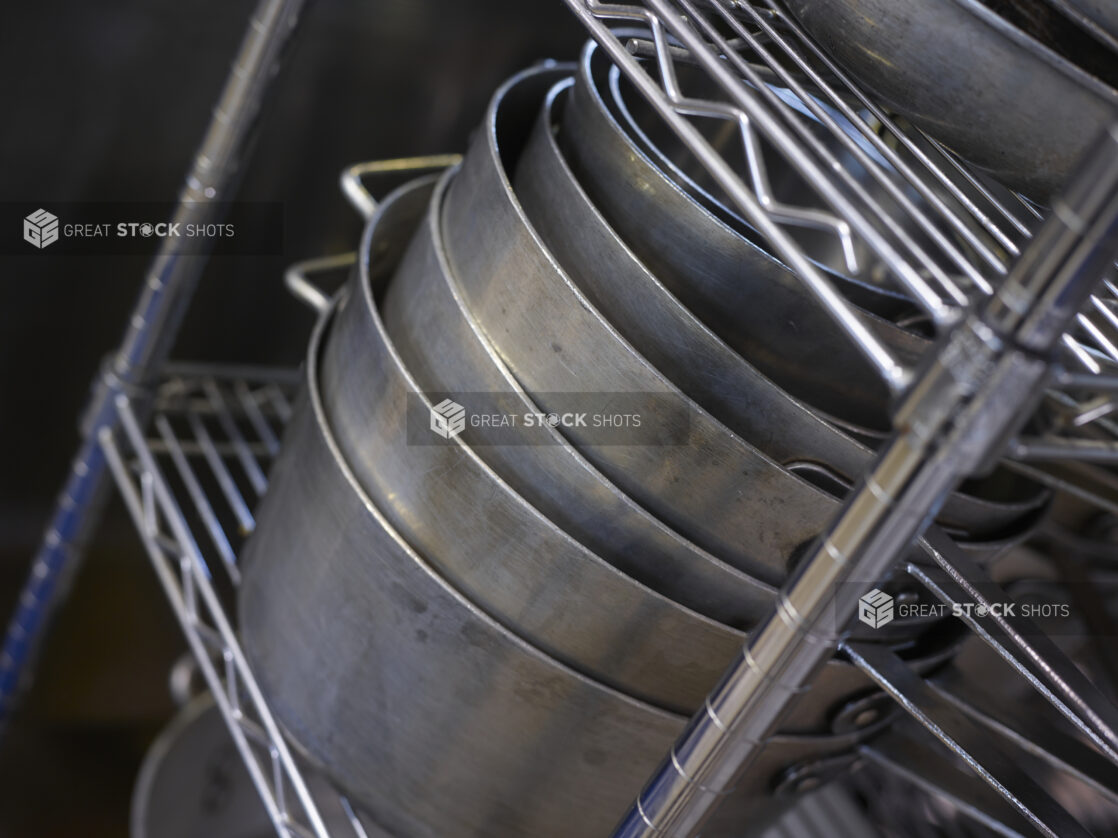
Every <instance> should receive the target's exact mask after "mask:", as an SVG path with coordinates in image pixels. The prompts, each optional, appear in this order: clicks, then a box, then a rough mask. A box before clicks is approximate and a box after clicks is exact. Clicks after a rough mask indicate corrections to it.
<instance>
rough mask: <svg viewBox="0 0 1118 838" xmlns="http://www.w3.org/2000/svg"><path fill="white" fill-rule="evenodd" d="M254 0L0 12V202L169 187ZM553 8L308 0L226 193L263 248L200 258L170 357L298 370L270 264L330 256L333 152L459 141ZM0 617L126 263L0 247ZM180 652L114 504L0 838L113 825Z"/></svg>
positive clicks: (337, 165)
mask: <svg viewBox="0 0 1118 838" xmlns="http://www.w3.org/2000/svg"><path fill="white" fill-rule="evenodd" d="M254 5H255V3H254V2H252V0H223V1H222V2H218V0H204V2H193V3H181V2H178V3H172V2H169V1H168V0H115V2H109V3H81V2H75V0H64V2H58V0H40V2H36V3H7V4H5V5H4V10H3V11H2V12H0V78H2V79H3V83H2V86H0V123H2V124H3V131H2V135H0V143H2V157H0V159H2V160H3V166H2V168H0V200H2V201H28V202H34V203H42V204H49V203H50V202H52V201H53V202H62V201H164V200H171V199H173V198H174V197H175V196H176V195H177V192H178V189H179V186H180V183H181V181H182V178H183V175H184V173H185V172H186V170H187V167H188V165H189V163H190V160H191V157H192V155H193V152H194V150H195V148H196V146H197V144H198V142H199V140H200V139H201V136H202V132H203V130H204V128H205V125H206V123H207V120H208V118H209V114H210V109H211V107H212V105H213V103H214V101H215V99H216V97H217V95H218V92H219V91H220V89H221V86H222V83H223V81H224V78H225V74H226V72H227V69H228V67H229V63H230V61H231V60H232V57H233V55H234V54H235V51H236V48H237V45H238V44H239V41H240V38H241V35H242V33H243V30H244V27H245V25H246V23H247V21H248V19H249V16H250V14H251V11H252V9H253V7H254ZM582 37H583V36H582V33H581V30H580V28H579V27H578V25H577V23H576V22H575V20H574V17H573V16H572V15H571V14H570V12H568V11H567V8H566V6H565V5H564V4H563V3H562V2H561V0H533V1H532V2H523V0H521V1H520V2H518V1H517V0H368V1H367V2H355V0H319V2H311V3H310V5H309V10H308V12H307V14H306V17H305V20H304V24H303V28H302V32H301V35H300V36H299V39H298V41H297V43H296V45H295V49H294V50H293V52H292V54H291V55H290V57H289V59H288V61H287V64H286V66H285V69H284V72H283V76H282V77H281V79H280V82H279V85H278V89H277V90H276V95H275V98H274V100H273V107H272V108H271V110H270V111H269V112H268V114H267V116H266V119H265V121H264V122H263V124H262V126H261V132H260V136H259V139H258V143H257V147H256V154H255V157H254V159H253V161H252V165H251V168H250V169H249V171H248V173H247V177H246V180H245V182H244V184H243V186H242V189H241V194H240V197H241V198H243V199H246V200H256V201H281V202H282V203H283V205H284V211H285V243H284V251H285V252H284V254H283V255H282V256H274V257H272V256H266V257H231V256H224V257H216V258H215V259H213V260H212V261H211V263H210V265H209V267H208V268H207V271H206V274H205V276H204V279H203V282H202V286H201V288H200V290H199V293H198V295H197V297H196V298H195V302H194V304H193V306H192V308H191V310H190V314H189V316H188V318H187V322H186V325H185V327H184V330H183V333H182V335H181V338H180V340H179V343H178V348H177V349H176V352H175V353H174V354H175V356H176V357H177V358H188V359H199V360H227V361H246V362H249V361H256V362H266V363H277V362H282V363H290V364H295V363H297V362H298V360H299V358H300V356H301V353H302V349H303V346H302V344H303V342H304V340H305V338H306V336H307V334H308V331H309V327H310V321H309V316H308V315H307V314H306V313H305V312H304V311H303V309H301V308H300V307H299V306H298V305H297V304H296V303H294V302H293V301H291V300H289V299H288V298H287V297H286V295H285V294H284V292H283V290H282V282H281V273H282V269H283V266H284V265H285V264H287V263H289V262H291V261H294V260H297V259H301V258H307V257H310V256H315V255H321V254H324V253H332V252H340V251H345V250H350V249H352V248H353V247H354V244H355V241H356V237H357V235H358V234H359V224H358V222H357V220H356V218H355V216H354V214H353V213H352V211H351V210H349V209H348V206H347V205H346V204H345V203H344V201H343V200H342V199H341V197H340V195H339V193H338V191H337V187H336V184H337V175H338V173H339V171H340V170H341V169H342V168H343V167H344V166H345V165H347V164H349V163H354V162H358V161H361V160H370V159H377V158H385V157H396V156H403V155H409V156H410V155H414V154H424V153H437V152H446V151H461V150H463V149H464V145H465V142H466V139H467V137H468V135H469V132H470V131H471V129H472V128H473V127H474V125H475V124H476V123H477V121H478V119H479V118H480V116H481V113H482V111H483V109H484V106H485V102H486V100H487V98H488V96H489V95H490V93H491V92H492V91H493V89H495V87H496V86H497V85H498V84H499V83H500V81H501V80H502V79H503V78H505V77H506V76H508V75H509V74H511V73H512V72H514V71H516V70H518V69H520V68H522V67H524V66H527V65H529V64H532V63H534V62H536V61H537V60H539V59H542V58H573V57H574V56H575V54H576V52H577V49H578V46H579V44H580V42H581V40H582ZM0 264H2V265H3V270H2V273H0V619H2V620H3V622H4V623H6V622H7V618H8V615H9V614H10V613H11V608H12V605H13V603H14V601H15V599H16V597H17V595H18V590H19V587H20V585H21V584H22V582H23V579H24V576H25V574H26V571H27V567H28V563H29V561H30V558H31V556H32V554H33V553H34V551H35V548H36V546H37V543H38V540H39V537H40V534H41V531H42V529H43V527H44V526H45V524H46V521H47V518H48V516H49V514H50V511H51V507H52V504H53V500H54V494H55V492H57V491H58V488H59V486H60V485H61V481H62V479H63V477H64V475H65V473H66V469H67V466H68V462H69V460H70V458H71V456H72V454H73V453H74V450H75V448H76V446H77V444H78V437H77V430H76V420H77V417H78V414H79V412H80V410H81V408H82V406H83V404H84V402H85V399H86V395H87V393H88V388H89V383H90V381H91V380H92V377H93V375H94V373H95V370H96V369H97V367H98V365H99V364H100V363H101V360H102V358H103V357H104V355H105V354H106V353H107V352H109V351H110V350H111V349H112V347H113V346H114V345H115V344H116V342H117V341H118V339H119V337H120V334H121V331H122V329H123V327H124V323H125V319H126V317H127V315H128V312H129V311H130V309H131V306H132V303H133V300H134V297H135V294H136V291H137V289H138V286H139V282H140V279H141V276H142V274H143V271H144V268H145V266H146V259H145V258H142V257H139V256H110V255H102V256H97V257H95V258H84V259H81V258H77V257H73V256H66V255H62V254H57V255H56V254H52V253H50V252H49V251H42V252H30V251H29V252H28V254H27V255H21V256H2V257H0ZM183 650H184V644H183V642H182V640H181V639H180V637H179V634H178V630H177V627H176V625H175V624H174V622H173V618H172V616H171V613H170V611H169V609H168V608H167V606H166V604H165V602H164V599H163V594H162V592H161V591H160V590H159V589H158V587H157V585H156V582H155V578H154V575H153V573H152V571H151V569H150V567H149V566H148V564H147V560H146V558H145V557H144V555H143V553H142V552H141V550H140V546H139V542H138V540H137V538H136V536H135V535H134V534H133V532H132V530H131V524H130V523H129V522H128V521H127V519H126V518H125V516H124V513H123V510H122V509H121V507H120V505H119V503H118V502H116V501H115V500H114V503H113V505H112V507H111V508H110V509H109V512H108V513H107V515H106V517H105V519H104V521H103V524H102V526H101V527H100V529H99V531H98V534H97V536H96V537H95V539H94V542H93V544H92V546H91V549H90V550H89V552H88V556H87V559H86V562H85V563H84V565H83V567H82V569H81V572H80V574H79V575H78V577H77V578H76V580H75V584H74V588H73V591H72V595H71V598H70V599H69V601H68V603H67V605H66V607H65V609H64V610H63V611H62V612H61V613H60V614H59V617H58V619H57V620H56V621H55V624H54V627H53V630H52V632H51V633H50V635H49V637H48V643H47V645H46V647H45V649H44V653H43V655H42V657H41V659H40V663H39V667H38V670H37V678H36V680H35V682H34V685H33V688H32V689H31V691H30V693H29V694H28V695H27V696H26V697H25V699H24V702H23V704H22V706H21V709H20V711H19V713H18V715H17V716H16V717H15V719H14V720H13V723H12V724H11V726H10V728H9V730H8V731H7V733H6V734H5V735H4V737H3V738H0V838H9V837H10V838H24V836H36V838H38V837H39V836H42V838H53V836H66V837H67V838H72V836H79V835H80V836H84V838H99V837H100V836H122V835H126V834H127V831H128V826H127V824H128V804H129V796H130V793H131V786H132V781H133V779H134V776H135V772H136V770H137V768H138V765H139V762H140V759H141V758H142V755H143V752H144V749H145V747H146V745H147V744H148V743H149V742H150V740H151V738H152V737H153V736H154V735H155V733H156V732H157V731H158V729H159V727H160V726H161V725H162V724H163V723H164V722H165V721H166V720H167V718H168V717H169V715H170V714H171V712H172V710H173V706H172V702H171V699H170V695H169V691H168V686H167V681H168V673H169V670H170V667H171V666H172V664H173V662H174V661H175V659H176V658H177V657H178V656H179V655H181V654H182V652H183Z"/></svg>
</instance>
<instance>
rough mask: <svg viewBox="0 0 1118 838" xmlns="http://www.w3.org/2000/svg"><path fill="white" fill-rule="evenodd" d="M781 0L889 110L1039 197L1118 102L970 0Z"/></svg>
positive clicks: (1116, 94) (1060, 178)
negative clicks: (787, 1)
mask: <svg viewBox="0 0 1118 838" xmlns="http://www.w3.org/2000/svg"><path fill="white" fill-rule="evenodd" d="M788 9H789V11H791V12H792V14H793V15H795V16H796V17H797V18H798V19H799V21H800V22H801V23H802V24H803V25H804V28H805V29H807V30H808V32H810V33H811V34H812V35H813V36H814V37H815V38H816V39H817V40H818V41H819V42H820V44H821V45H822V46H823V48H824V49H825V50H827V52H829V53H830V54H831V56H832V57H833V58H834V59H835V60H836V61H837V62H838V63H839V64H840V65H842V66H843V67H844V68H846V70H848V71H849V72H850V73H851V74H852V75H853V76H855V77H856V78H857V79H858V80H859V81H860V82H861V83H862V84H863V86H864V87H865V88H866V89H867V90H869V91H872V92H873V93H875V94H877V96H879V97H880V98H881V100H882V101H884V102H885V103H887V104H888V105H889V106H890V107H892V108H893V109H894V110H895V111H896V112H897V113H899V114H902V115H904V116H906V117H908V118H909V119H911V120H912V122H913V123H915V124H916V125H918V126H920V127H921V128H923V129H924V130H925V131H927V132H928V133H929V134H930V135H931V136H933V137H935V138H936V139H938V140H940V141H941V142H942V143H944V144H945V145H946V146H948V147H949V148H951V149H952V150H954V151H955V152H957V153H958V154H959V155H960V156H961V157H963V158H964V159H966V160H968V161H970V162H971V163H972V164H974V165H975V166H977V167H978V168H980V169H984V170H985V171H987V172H989V173H990V174H991V175H993V176H994V177H995V178H997V179H998V180H1000V181H1002V182H1003V183H1005V184H1007V185H1008V186H1011V187H1013V188H1015V189H1017V190H1020V191H1022V192H1025V193H1026V194H1028V195H1030V196H1031V197H1032V198H1034V199H1036V200H1038V201H1041V202H1047V201H1048V199H1049V198H1050V197H1051V196H1052V195H1053V193H1054V192H1055V191H1056V190H1057V189H1059V188H1060V187H1061V186H1063V184H1064V183H1065V181H1066V180H1067V179H1068V176H1069V175H1070V173H1071V170H1072V167H1073V166H1075V164H1076V163H1077V162H1078V161H1079V160H1080V158H1081V157H1082V156H1083V154H1084V153H1085V152H1086V151H1087V149H1088V147H1089V146H1090V144H1091V143H1093V142H1094V141H1095V140H1096V138H1097V137H1098V136H1099V135H1100V134H1101V133H1102V131H1103V130H1104V129H1105V128H1106V126H1107V125H1108V124H1109V123H1110V122H1111V121H1112V120H1113V119H1114V114H1115V110H1116V109H1118V91H1116V90H1114V89H1113V88H1112V87H1109V86H1108V85H1106V84H1104V83H1103V82H1101V81H1099V80H1098V79H1096V78H1094V77H1093V76H1091V75H1088V74H1087V73H1086V72H1084V71H1083V70H1081V69H1080V68H1079V67H1077V66H1075V65H1074V64H1072V63H1071V62H1070V61H1067V60H1065V59H1064V58H1062V57H1061V56H1059V55H1057V54H1056V53H1055V52H1053V51H1052V50H1050V49H1048V48H1047V47H1046V46H1044V45H1043V44H1041V43H1040V42H1039V41H1037V40H1035V39H1034V38H1032V37H1030V36H1028V35H1026V34H1025V33H1024V32H1022V31H1021V30H1020V29H1017V28H1016V27H1015V26H1012V25H1011V24H1009V23H1007V22H1006V21H1005V20H1004V19H1003V18H1002V17H1000V16H999V15H998V14H997V13H996V12H994V11H992V10H991V9H989V8H987V7H986V6H985V5H983V4H982V3H981V2H979V0H790V2H789V3H788Z"/></svg>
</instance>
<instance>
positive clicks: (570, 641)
mask: <svg viewBox="0 0 1118 838" xmlns="http://www.w3.org/2000/svg"><path fill="white" fill-rule="evenodd" d="M430 192H431V182H430V181H429V180H427V181H418V182H416V183H415V184H413V185H412V186H409V187H408V188H407V189H405V190H403V191H401V192H398V193H396V197H395V199H394V200H395V201H396V202H397V203H398V204H399V210H400V211H401V212H403V213H404V214H406V215H408V216H409V217H416V216H418V215H419V214H420V212H421V208H422V207H423V206H425V205H426V203H427V198H428V196H429V195H430ZM421 241H422V240H420V242H421ZM373 246H374V247H375V244H374V245H373ZM421 257H422V249H421V246H420V247H418V248H417V247H414V246H413V247H412V248H410V249H409V251H408V254H407V255H405V257H404V259H403V262H402V263H401V265H400V267H399V272H400V273H403V274H407V273H411V272H413V271H416V270H422V269H423V268H424V267H425V265H424V264H423V262H422V260H421ZM380 264H381V265H383V266H384V267H385V268H388V267H389V266H390V265H391V264H392V263H391V262H390V260H387V259H384V258H381V259H380ZM387 278H388V277H387V276H386V275H385V274H384V273H382V272H380V271H378V269H377V266H376V265H375V264H374V265H372V266H371V267H370V271H369V275H368V279H369V281H368V282H365V281H363V278H362V276H361V273H360V272H355V274H354V277H353V280H352V281H351V283H350V285H349V286H348V289H347V291H348V293H347V294H346V295H345V296H344V297H343V298H342V300H341V301H340V303H339V305H338V309H337V312H336V315H335V318H334V322H333V326H332V328H331V330H330V333H329V336H328V337H327V339H326V341H325V345H324V348H323V355H322V362H321V367H320V369H319V375H320V377H321V378H320V380H321V387H322V391H321V392H322V401H323V404H324V410H325V412H326V421H327V422H328V424H329V426H330V428H331V429H332V430H333V432H334V438H335V440H336V441H337V445H338V448H339V449H340V450H341V452H342V455H343V457H344V458H345V462H346V463H347V464H348V466H349V467H350V468H351V469H352V470H353V473H354V475H355V476H356V478H357V481H358V483H360V485H361V487H362V488H363V489H364V490H365V491H366V492H368V493H369V495H370V497H371V499H372V501H373V503H374V504H376V506H377V508H378V509H379V510H381V511H382V512H383V514H384V516H385V517H386V518H387V519H388V521H389V522H390V523H391V524H392V526H393V527H394V528H395V529H396V531H397V532H399V533H400V535H401V536H402V537H403V538H404V539H405V540H406V541H407V543H408V545H409V546H410V547H411V548H413V549H414V550H416V551H417V552H418V553H419V554H420V555H422V556H423V557H424V559H425V560H426V561H427V562H428V563H429V564H431V565H432V566H433V567H435V568H437V569H438V572H439V574H440V575H441V576H442V577H443V578H444V579H446V580H447V582H448V583H449V584H451V585H453V586H454V588H455V589H456V590H458V591H460V592H461V593H462V594H463V595H464V596H466V597H467V598H468V599H469V600H470V601H471V602H473V603H474V604H476V605H477V606H478V607H479V608H481V609H482V610H484V611H485V612H486V613H487V614H489V615H490V616H492V617H493V618H494V619H496V620H498V621H499V622H501V623H502V624H504V625H506V626H507V627H509V628H510V629H512V630H513V631H515V632H516V633H517V634H518V635H519V636H520V637H522V638H524V639H525V640H527V641H528V642H530V643H532V644H533V645H534V646H536V648H538V649H540V650H542V651H544V652H546V653H547V654H548V655H551V656H552V657H555V658H557V659H558V660H561V661H563V662H564V663H565V664H567V665H568V666H571V667H572V668H573V669H576V670H578V671H580V672H581V673H583V674H584V675H587V676H588V677H591V678H594V679H596V680H598V681H600V682H602V683H606V684H609V685H610V686H613V687H615V688H616V689H619V690H621V691H622V692H624V693H626V694H627V695H631V696H634V697H637V698H640V699H642V700H645V701H648V702H650V703H652V704H655V705H657V706H659V707H664V708H666V709H670V710H673V711H677V712H683V713H689V712H693V711H694V710H695V709H697V708H698V707H699V706H700V705H701V703H702V701H703V699H704V698H705V697H706V695H707V693H708V692H709V691H710V690H711V688H712V687H713V686H714V685H715V683H716V682H717V680H718V677H719V676H720V675H721V674H722V672H723V671H724V670H725V668H726V667H727V666H728V665H729V663H730V661H731V660H733V658H734V655H735V654H736V653H737V651H738V649H740V648H741V645H742V643H743V642H744V636H743V635H742V634H741V633H740V632H736V631H734V630H732V629H730V628H728V627H726V626H724V625H722V624H720V623H717V622H715V621H714V620H711V619H709V618H707V617H703V616H701V615H699V614H697V613H695V612H693V611H691V610H689V609H687V608H684V607H683V606H681V605H679V604H677V603H675V602H673V601H672V600H670V599H668V598H666V597H664V596H663V595H661V594H658V593H656V592H655V591H653V590H651V589H649V588H647V587H645V586H644V585H641V584H640V583H639V582H637V581H636V580H635V579H633V578H632V577H630V576H627V575H626V574H624V573H621V572H620V571H618V570H617V569H616V568H614V567H613V566H612V565H610V564H609V563H607V562H605V561H603V560H602V559H601V558H599V557H598V556H597V555H596V554H595V553H593V552H592V551H590V550H588V549H587V548H586V547H584V546H583V545H581V544H580V543H578V542H577V541H576V540H575V539H573V538H571V536H569V535H568V534H567V533H565V532H564V531H563V530H562V529H560V528H559V527H558V526H556V525H555V524H554V523H553V522H552V521H550V520H549V519H548V518H547V517H545V516H544V515H542V514H541V513H540V512H539V511H538V510H536V509H535V508H534V507H533V506H531V505H530V504H529V503H528V502H527V501H525V500H524V498H523V497H521V496H520V495H519V494H518V493H517V492H516V491H515V490H514V489H513V488H512V487H511V486H509V485H508V484H507V483H506V482H505V481H504V480H502V479H501V477H500V476H499V475H498V474H497V473H496V472H494V471H493V470H492V469H490V468H489V467H488V466H487V465H486V464H485V462H484V461H483V460H482V459H481V458H480V457H479V456H478V454H477V453H476V452H475V451H474V450H473V449H472V448H471V447H470V446H469V445H468V444H467V443H466V442H465V441H464V440H463V438H462V437H461V436H456V437H453V438H451V439H449V440H445V442H446V444H440V443H443V442H444V440H443V439H441V438H440V437H437V436H435V435H434V434H430V444H424V443H423V441H422V440H420V441H419V442H416V441H414V440H412V439H409V427H408V422H409V420H408V413H409V399H410V400H411V408H410V409H411V410H412V411H415V412H416V413H419V414H421V415H422V417H423V418H424V419H426V418H427V417H428V416H430V415H431V411H432V409H433V407H434V404H433V403H432V402H431V401H430V399H429V397H428V396H427V395H426V394H425V393H423V392H422V390H421V388H420V386H419V385H418V384H417V383H416V381H415V379H414V378H412V376H411V374H410V373H409V372H408V370H407V369H406V368H405V366H404V364H403V361H402V360H401V358H400V356H399V354H398V353H397V351H396V349H395V347H394V346H393V345H392V343H391V341H390V339H389V338H388V336H387V335H386V334H385V332H384V326H383V324H382V322H381V318H380V314H379V312H378V302H377V300H376V299H375V297H374V295H375V294H377V293H378V292H379V291H381V290H382V287H381V286H382V284H383V282H384V281H385V280H386V279H387ZM418 430H421V431H425V432H426V430H427V429H426V428H425V427H424V428H420V429H418Z"/></svg>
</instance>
